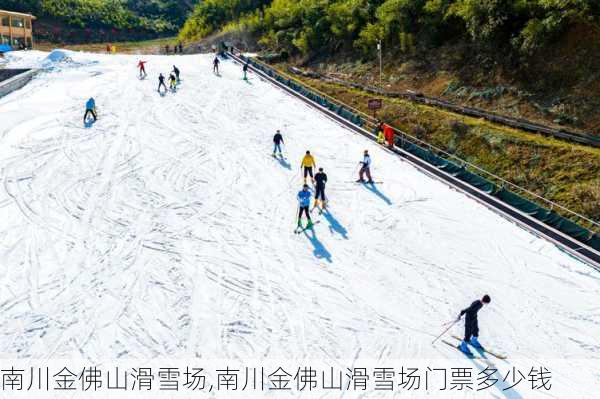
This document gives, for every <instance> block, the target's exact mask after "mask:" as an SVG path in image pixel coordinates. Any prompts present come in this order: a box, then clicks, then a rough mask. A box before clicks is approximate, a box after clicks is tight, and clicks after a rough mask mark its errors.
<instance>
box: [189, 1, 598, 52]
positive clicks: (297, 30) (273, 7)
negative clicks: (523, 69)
mask: <svg viewBox="0 0 600 399" xmlns="http://www.w3.org/2000/svg"><path fill="white" fill-rule="evenodd" d="M599 16H600V2H599V1H597V0H274V1H265V0H224V1H223V0H206V1H203V2H201V3H199V4H198V5H197V6H196V8H195V9H194V12H193V14H192V16H191V17H190V19H189V20H188V21H187V22H186V24H185V26H184V27H183V29H182V30H181V33H180V35H181V38H182V39H186V40H194V39H199V38H202V37H205V36H206V35H209V34H210V33H212V32H214V31H215V30H218V29H222V28H223V27H224V26H226V25H227V24H230V25H231V24H233V25H236V24H237V25H239V26H242V27H243V28H245V29H247V30H248V31H249V32H251V33H253V34H255V35H256V36H257V37H258V38H259V40H260V42H261V43H262V44H263V45H264V46H266V47H269V48H271V49H285V50H287V51H289V52H291V53H292V54H294V53H300V54H305V55H306V54H311V53H315V52H323V51H339V50H341V49H353V50H358V51H360V53H361V54H363V55H368V54H372V53H373V52H374V51H375V49H376V43H377V42H378V41H379V40H382V41H383V42H385V43H386V44H387V45H388V46H392V47H395V48H397V49H399V50H403V51H410V50H412V49H414V48H415V46H417V45H419V46H425V45H427V46H437V45H440V44H442V43H444V42H448V41H452V40H455V39H457V38H469V40H471V41H472V42H474V43H477V44H478V45H480V46H481V48H482V49H484V48H487V49H489V50H493V51H495V52H497V51H498V50H505V51H506V52H507V53H508V54H510V55H511V56H519V55H525V56H526V55H531V54H534V53H535V52H537V51H539V50H540V49H543V48H544V47H546V46H548V45H549V44H551V43H552V41H553V40H555V39H556V38H557V37H559V35H560V34H561V33H562V32H563V31H564V30H565V28H566V27H567V26H568V25H569V24H572V23H581V22H585V23H590V24H596V23H597V21H598V17H599Z"/></svg>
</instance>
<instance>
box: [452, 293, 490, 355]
mask: <svg viewBox="0 0 600 399" xmlns="http://www.w3.org/2000/svg"><path fill="white" fill-rule="evenodd" d="M490 302H491V298H490V296H489V295H484V296H483V298H481V299H478V300H476V301H475V302H473V303H472V304H471V305H470V306H469V307H468V308H466V309H463V310H461V312H460V314H459V315H458V319H457V320H460V319H461V317H462V316H463V315H465V338H464V340H463V341H462V342H461V343H460V346H459V349H460V350H461V351H462V352H464V353H466V354H468V355H471V351H470V350H469V347H468V346H467V344H471V346H473V347H474V348H475V349H483V347H482V346H481V344H480V343H479V341H478V339H477V338H478V337H479V324H478V323H477V312H479V311H480V310H481V308H483V305H487V304H489V303H490Z"/></svg>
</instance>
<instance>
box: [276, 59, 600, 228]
mask: <svg viewBox="0 0 600 399" xmlns="http://www.w3.org/2000/svg"><path fill="white" fill-rule="evenodd" d="M279 69H280V70H282V69H284V68H283V65H280V66H279ZM301 80H302V81H303V82H304V83H306V84H308V85H310V86H312V87H314V88H317V89H318V90H320V91H322V92H324V93H326V94H329V95H331V96H333V97H335V98H337V99H339V100H341V101H343V102H345V103H346V104H348V105H351V106H352V107H354V108H356V109H359V110H361V111H363V112H366V113H370V112H369V110H368V109H367V99H369V98H372V95H370V94H369V93H366V92H362V91H359V90H354V89H348V88H346V87H343V86H339V85H335V84H329V83H324V82H322V81H320V80H314V79H308V78H302V79H301ZM378 117H380V118H382V119H384V120H387V121H390V122H391V123H392V124H393V125H394V126H396V127H398V128H400V129H402V130H403V131H406V132H407V133H409V134H413V135H416V136H419V137H420V138H422V139H423V140H425V141H428V142H430V143H431V144H434V145H436V146H438V147H440V148H442V149H446V150H448V151H449V152H452V153H454V154H456V155H457V156H459V157H461V158H463V159H465V160H467V161H469V162H471V163H473V164H475V165H477V166H479V167H481V168H483V169H485V170H487V171H489V172H491V173H494V174H496V175H498V176H500V177H502V178H504V179H506V180H508V181H510V182H512V183H514V184H517V185H519V186H522V187H525V188H527V189H529V190H530V191H532V192H534V193H536V194H538V195H541V196H543V197H545V198H548V199H550V200H552V201H555V202H556V203H558V204H560V205H563V206H565V207H567V208H569V209H572V210H574V211H576V212H578V213H581V214H583V215H584V216H587V217H589V218H591V219H593V220H596V221H600V149H594V148H590V147H586V146H581V145H576V144H571V143H568V142H564V141H560V140H556V139H551V138H546V137H543V136H540V135H536V134H531V133H528V132H523V131H519V130H516V129H512V128H507V127H504V126H500V125H496V124H493V123H491V122H487V121H483V120H480V119H476V118H471V117H465V116H462V115H457V114H453V113H451V112H448V111H444V110H440V109H437V108H432V107H428V106H425V105H420V104H414V103H412V102H410V101H406V100H402V99H385V100H384V108H383V109H382V110H381V112H379V114H378ZM457 122H458V125H459V126H460V127H459V128H457V127H456V126H457ZM588 227H589V225H588Z"/></svg>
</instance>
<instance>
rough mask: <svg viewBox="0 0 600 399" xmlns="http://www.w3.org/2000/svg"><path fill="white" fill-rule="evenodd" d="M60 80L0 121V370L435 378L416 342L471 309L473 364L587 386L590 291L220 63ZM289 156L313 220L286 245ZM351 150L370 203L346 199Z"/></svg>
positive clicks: (471, 211)
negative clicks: (251, 369)
mask: <svg viewBox="0 0 600 399" xmlns="http://www.w3.org/2000/svg"><path fill="white" fill-rule="evenodd" d="M45 55H46V54H44V53H39V52H28V53H19V54H16V55H12V56H11V57H9V65H11V66H28V65H38V64H39V63H40V62H42V60H43V59H44V57H45ZM72 58H73V59H74V60H76V61H77V62H76V63H71V64H70V63H60V64H57V65H56V67H55V68H54V69H52V70H49V71H46V72H43V73H42V74H41V75H39V76H38V77H37V78H35V79H34V80H33V81H32V82H31V83H30V84H29V85H28V86H26V87H25V88H24V89H22V90H20V91H17V92H15V93H13V94H11V95H9V96H7V97H4V98H2V99H0V115H1V119H2V124H1V125H0V138H1V143H0V168H1V170H2V176H1V177H2V183H3V184H2V187H1V189H0V215H1V217H0V251H2V259H3V261H2V263H1V264H0V272H1V273H0V276H1V277H0V288H1V289H0V315H1V316H0V336H1V337H2V340H0V346H1V349H2V353H3V356H5V357H9V358H10V357H12V358H53V357H69V356H82V357H84V358H86V359H90V360H93V359H100V358H118V357H135V358H152V357H161V356H163V357H182V356H190V357H202V358H230V359H247V358H253V359H267V358H292V359H307V358H320V359H332V360H333V359H354V358H355V357H356V356H357V355H358V354H360V356H367V357H369V358H373V359H379V360H383V361H385V360H389V361H390V362H391V361H392V360H393V359H409V358H450V359H452V358H456V357H457V356H459V355H458V353H457V352H456V351H453V350H452V349H451V348H448V347H443V346H444V345H441V346H432V345H431V344H430V343H431V340H432V339H433V337H434V336H435V335H437V333H439V332H440V331H441V330H442V327H441V324H442V323H443V322H446V321H448V320H451V319H452V318H454V317H456V315H457V314H458V312H459V311H460V309H461V308H464V307H466V306H467V305H468V304H470V303H471V302H472V301H473V300H474V299H476V298H477V297H480V296H481V295H482V294H483V293H489V294H490V295H491V297H492V305H491V306H489V307H487V308H485V309H484V310H483V311H482V312H481V313H480V328H481V337H482V340H483V341H484V342H486V343H487V344H488V345H489V346H490V347H491V348H498V349H499V350H500V351H504V352H505V353H508V354H509V356H510V357H511V358H520V359H529V360H532V361H536V360H537V359H546V358H548V359H556V358H561V359H562V358H565V359H566V360H565V361H566V362H567V364H568V362H569V359H581V358H584V359H594V361H595V364H596V365H598V359H599V358H600V340H599V337H600V305H599V302H598V298H600V275H599V274H598V273H597V272H595V271H594V270H593V269H592V268H590V267H588V266H586V265H585V264H583V263H581V262H579V261H578V260H576V259H574V258H572V257H570V256H569V255H567V254H565V253H563V252H562V251H560V250H559V249H557V248H556V247H555V246H553V245H552V244H550V243H548V242H546V241H544V240H542V239H539V238H537V237H535V236H533V235H531V234H529V233H527V232H526V231H524V230H522V229H520V228H518V227H517V226H515V225H513V224H512V223H510V222H509V221H507V220H504V219H502V218H500V217H499V216H497V215H496V214H494V213H493V212H491V211H490V210H488V209H486V208H485V207H483V206H481V205H479V204H477V203H476V202H474V201H472V200H470V199H469V198H467V197H466V196H464V195H462V194H460V193H458V192H456V191H454V190H452V189H451V188H449V187H447V186H446V185H445V184H443V183H441V182H438V181H436V180H432V179H431V178H429V177H428V176H426V175H424V174H422V173H420V172H419V171H418V170H416V169H415V168H413V167H412V166H410V165H409V164H408V163H406V162H404V161H402V160H401V159H399V158H398V157H396V156H394V155H392V154H390V153H388V152H387V151H386V150H385V149H383V148H380V147H378V146H376V145H375V144H374V143H372V142H370V141H368V140H366V139H364V138H362V137H360V136H358V135H356V134H353V133H351V132H349V131H347V130H345V129H344V128H343V127H341V126H340V125H338V124H336V123H335V122H333V121H331V120H329V119H327V118H326V117H324V116H323V115H320V114H318V113H316V112H315V111H314V110H311V109H310V108H309V107H308V106H307V105H305V104H303V103H302V102H300V101H298V100H296V99H293V98H292V97H290V96H288V95H286V94H285V93H283V92H281V91H279V90H278V89H276V88H274V87H272V86H270V85H269V84H267V83H265V82H261V81H260V79H258V78H257V77H256V76H255V75H254V74H251V82H250V83H251V84H248V83H246V82H244V81H243V80H241V79H240V77H241V72H240V68H239V66H237V65H235V64H233V63H231V62H229V61H225V62H223V63H222V64H221V74H222V76H221V77H217V76H215V75H213V74H212V73H209V71H211V70H212V68H211V59H212V58H211V57H210V56H183V57H160V56H150V57H146V58H147V59H148V60H149V63H148V65H147V68H148V72H149V77H148V78H147V79H146V80H139V79H136V69H135V65H136V58H135V57H134V56H104V55H94V54H84V53H81V54H77V53H73V55H72ZM173 62H175V63H176V64H177V66H178V67H179V68H180V69H181V70H182V79H183V80H182V82H181V84H180V86H179V87H178V90H177V92H176V93H168V94H166V95H165V96H159V95H158V94H157V92H156V87H157V81H156V77H157V75H158V72H163V73H165V72H168V71H169V70H170V67H171V65H172V64H173ZM89 96H94V97H95V99H96V103H97V105H98V111H99V120H98V122H97V123H95V124H93V125H92V126H91V127H87V128H86V127H84V126H83V124H82V121H81V118H82V116H83V112H82V111H83V107H84V103H85V101H86V100H87V98H88V97H89ZM276 129H281V130H282V133H283V134H284V139H285V152H286V157H287V161H285V162H280V161H277V160H274V159H272V158H271V157H270V152H271V149H272V148H271V146H272V141H271V140H272V135H273V133H274V131H275V130H276ZM307 149H309V150H311V152H312V153H313V154H314V155H315V157H316V161H317V166H323V167H324V168H325V171H326V172H327V173H328V176H329V183H328V189H327V192H328V197H329V199H330V205H331V209H330V212H329V213H325V214H323V215H321V216H315V217H316V218H317V219H320V220H321V222H320V223H319V224H318V225H317V226H316V228H315V233H314V234H313V233H310V232H307V233H306V234H299V235H295V234H293V233H292V231H293V229H294V227H295V211H296V200H295V194H296V192H297V191H298V189H299V188H300V183H301V176H300V171H299V161H300V159H301V157H302V154H303V153H304V151H305V150H307ZM364 149H369V151H370V153H371V156H372V158H373V174H374V177H375V179H376V180H383V181H385V184H382V185H376V186H374V188H368V187H364V186H360V185H356V184H354V183H351V181H353V180H354V179H355V178H356V174H357V168H356V166H357V162H358V161H359V160H360V156H361V154H362V151H363V150H364ZM314 215H316V213H314ZM452 331H453V333H454V334H458V335H460V334H461V333H462V331H461V329H460V328H459V327H456V328H455V329H454V330H452ZM561 377H562V378H564V380H566V381H567V382H564V384H565V385H564V387H567V388H565V389H568V390H569V393H570V395H575V396H571V397H587V396H586V395H587V394H588V393H589V392H588V391H587V390H586V388H588V389H589V387H591V386H592V385H591V384H593V383H594V381H583V382H582V381H581V380H578V374H577V371H576V370H574V371H572V372H571V373H570V374H568V375H567V374H565V375H562V376H561ZM596 377H598V376H596ZM557 378H558V377H557ZM569 379H571V381H568V380H569ZM598 382H600V381H598V379H596V380H595V383H598ZM577 395H579V396H577ZM559 396H560V395H559ZM369 397H371V396H369ZM373 397H377V395H373ZM589 397H591V396H589Z"/></svg>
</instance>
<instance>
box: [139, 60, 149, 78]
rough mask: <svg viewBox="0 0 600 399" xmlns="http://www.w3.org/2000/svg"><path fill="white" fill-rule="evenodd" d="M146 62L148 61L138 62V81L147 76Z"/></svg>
mask: <svg viewBox="0 0 600 399" xmlns="http://www.w3.org/2000/svg"><path fill="white" fill-rule="evenodd" d="M146 62H148V61H142V60H140V62H138V65H137V66H138V68H139V69H140V79H143V78H145V77H146V76H148V74H147V73H146Z"/></svg>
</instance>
